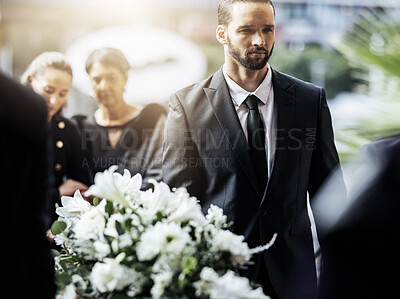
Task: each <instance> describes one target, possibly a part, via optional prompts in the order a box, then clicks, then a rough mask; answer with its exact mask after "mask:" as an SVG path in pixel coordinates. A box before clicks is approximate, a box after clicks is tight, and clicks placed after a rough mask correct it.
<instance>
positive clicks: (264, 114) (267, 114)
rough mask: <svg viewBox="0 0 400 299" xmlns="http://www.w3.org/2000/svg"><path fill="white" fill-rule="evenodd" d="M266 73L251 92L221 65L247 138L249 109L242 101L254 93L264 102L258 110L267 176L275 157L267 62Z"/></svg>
mask: <svg viewBox="0 0 400 299" xmlns="http://www.w3.org/2000/svg"><path fill="white" fill-rule="evenodd" d="M267 66H268V71H267V75H266V76H265V78H264V80H263V81H262V82H261V84H260V85H259V86H258V87H257V89H256V90H255V91H253V92H248V91H247V90H245V89H243V88H242V87H240V86H239V85H238V84H237V83H236V82H235V81H233V80H232V79H231V78H230V77H229V76H228V74H227V73H226V70H225V65H224V67H223V74H224V77H225V81H226V83H227V85H228V89H229V93H230V95H231V98H232V102H233V105H234V106H235V109H236V113H237V115H238V117H239V121H240V124H241V126H242V128H243V132H244V134H245V136H246V139H247V116H248V115H249V109H248V108H247V107H246V105H245V104H244V101H245V100H246V98H247V97H248V96H249V95H255V96H256V97H257V98H259V99H260V100H261V102H263V103H264V105H262V104H261V103H259V104H258V109H259V111H260V115H261V119H262V121H263V123H264V128H265V133H266V134H265V151H266V155H267V161H268V177H270V176H271V170H272V166H273V161H274V157H275V139H276V136H275V127H276V124H275V114H274V91H273V87H272V71H271V67H270V65H269V64H267Z"/></svg>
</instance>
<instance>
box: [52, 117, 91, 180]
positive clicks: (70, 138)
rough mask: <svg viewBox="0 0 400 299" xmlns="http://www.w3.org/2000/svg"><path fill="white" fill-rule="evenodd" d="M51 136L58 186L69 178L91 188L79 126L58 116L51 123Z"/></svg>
mask: <svg viewBox="0 0 400 299" xmlns="http://www.w3.org/2000/svg"><path fill="white" fill-rule="evenodd" d="M50 135H51V136H52V145H53V148H54V168H53V170H54V176H55V178H56V186H57V187H59V186H60V185H61V184H62V183H64V182H65V180H66V179H67V178H68V179H73V180H76V181H79V182H81V183H83V184H85V185H87V186H90V185H91V184H92V183H93V182H92V181H91V179H90V176H89V168H88V167H87V165H86V163H85V161H84V158H85V155H84V152H83V150H82V144H81V140H82V138H81V134H80V131H79V128H78V127H77V125H76V124H75V123H74V122H72V121H71V120H69V119H67V118H65V117H63V116H62V115H61V114H56V115H54V116H53V118H52V119H51V122H50Z"/></svg>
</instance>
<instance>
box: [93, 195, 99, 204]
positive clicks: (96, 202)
mask: <svg viewBox="0 0 400 299" xmlns="http://www.w3.org/2000/svg"><path fill="white" fill-rule="evenodd" d="M99 203H100V199H99V198H98V197H95V198H93V205H94V206H98V205H99Z"/></svg>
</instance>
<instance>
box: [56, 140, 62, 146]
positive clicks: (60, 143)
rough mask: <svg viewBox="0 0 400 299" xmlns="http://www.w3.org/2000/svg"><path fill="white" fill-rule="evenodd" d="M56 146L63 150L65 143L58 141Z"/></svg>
mask: <svg viewBox="0 0 400 299" xmlns="http://www.w3.org/2000/svg"><path fill="white" fill-rule="evenodd" d="M56 146H57V147H58V148H62V147H63V146H64V143H63V142H62V141H61V140H58V141H57V142H56Z"/></svg>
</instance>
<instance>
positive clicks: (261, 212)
mask: <svg viewBox="0 0 400 299" xmlns="http://www.w3.org/2000/svg"><path fill="white" fill-rule="evenodd" d="M258 212H259V213H260V215H261V216H265V215H267V210H266V209H260V210H259V211H258Z"/></svg>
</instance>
